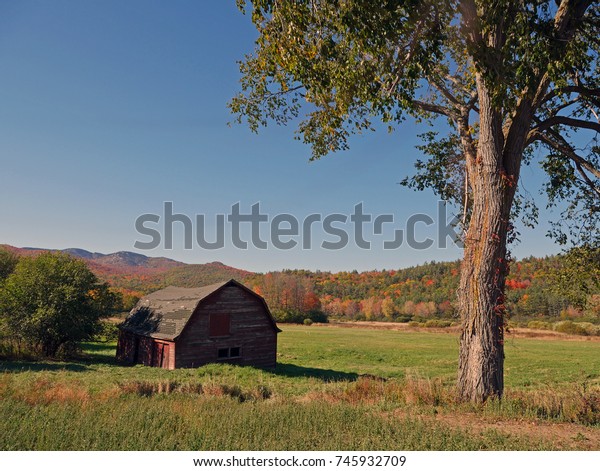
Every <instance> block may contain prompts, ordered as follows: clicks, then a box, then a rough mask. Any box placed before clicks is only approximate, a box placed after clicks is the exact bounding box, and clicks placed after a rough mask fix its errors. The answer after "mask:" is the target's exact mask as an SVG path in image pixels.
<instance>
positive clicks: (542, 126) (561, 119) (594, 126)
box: [534, 116, 600, 132]
mask: <svg viewBox="0 0 600 471" xmlns="http://www.w3.org/2000/svg"><path fill="white" fill-rule="evenodd" d="M558 124H563V125H565V126H570V127H573V128H582V129H591V130H592V131H596V132H600V123H594V122H593V121H585V120H583V119H576V118H569V117H568V116H552V117H550V118H548V119H546V120H545V121H542V122H541V123H539V124H538V125H537V126H536V127H535V128H534V130H537V131H545V130H546V129H548V128H551V127H552V126H556V125H558Z"/></svg>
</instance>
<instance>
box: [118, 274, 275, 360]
mask: <svg viewBox="0 0 600 471" xmlns="http://www.w3.org/2000/svg"><path fill="white" fill-rule="evenodd" d="M279 332H281V331H280V330H279V328H278V327H277V325H276V324H275V320H274V319H273V316H272V315H271V313H270V311H269V308H268V307H267V304H266V302H265V300H264V299H263V298H262V297H261V296H259V295H258V294H256V293H255V292H253V291H252V290H250V289H248V288H246V287H245V286H244V285H242V284H241V283H238V282H237V281H235V280H229V281H227V282H225V283H217V284H214V285H210V286H203V287H201V288H177V287H174V286H170V287H168V288H165V289H161V290H160V291H156V292H154V293H151V294H149V295H147V296H144V297H143V298H142V299H140V301H139V302H138V304H137V305H136V306H135V308H133V310H132V311H131V312H130V313H129V315H128V316H127V319H125V322H123V324H122V325H121V326H120V333H119V342H118V344H117V360H119V361H121V362H123V363H129V364H136V363H141V364H143V365H146V366H157V367H160V368H166V369H170V370H172V369H175V368H194V367H198V366H200V365H205V364H207V363H220V362H227V363H235V364H238V365H251V366H257V367H263V368H273V367H275V362H276V355H277V334H278V333H279Z"/></svg>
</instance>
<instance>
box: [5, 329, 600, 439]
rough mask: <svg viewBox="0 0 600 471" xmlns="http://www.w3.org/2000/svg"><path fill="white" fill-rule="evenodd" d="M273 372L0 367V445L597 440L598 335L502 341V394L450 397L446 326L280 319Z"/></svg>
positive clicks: (86, 363) (94, 355)
mask: <svg viewBox="0 0 600 471" xmlns="http://www.w3.org/2000/svg"><path fill="white" fill-rule="evenodd" d="M283 329H284V332H283V333H281V334H280V342H279V358H278V361H279V365H278V367H277V369H276V370H274V371H263V370H259V369H254V368H240V367H233V366H229V365H208V366H205V367H202V368H198V369H193V370H191V369H190V370H176V371H165V370H160V369H156V368H147V367H141V366H135V367H122V366H118V365H116V364H115V363H114V360H113V358H114V349H115V346H114V345H106V344H87V345H85V346H84V347H85V351H86V354H87V358H85V359H82V360H81V361H71V362H66V363H59V362H1V363H0V372H1V373H0V417H1V419H0V449H2V450H31V449H36V450H110V449H112V450H136V449H139V450H195V449H234V450H235V449H251V450H252V449H255V450H256V449H263V450H269V449H310V450H315V449H356V450H359V449H421V450H435V449H438V450H440V449H443V450H479V449H496V450H504V449H532V450H533V449H542V450H544V449H600V342H598V341H591V340H589V341H586V340H540V339H527V338H512V337H509V338H508V339H507V342H506V357H507V358H506V396H505V398H504V400H503V401H502V402H497V401H490V402H489V403H487V404H485V405H480V406H475V405H468V404H467V405H465V404H457V403H455V402H454V399H453V387H454V380H455V375H456V366H457V360H456V357H457V349H458V340H457V338H456V335H454V334H449V333H433V332H409V331H406V332H405V331H394V330H374V329H366V328H342V327H325V326H323V327H321V326H310V327H305V326H288V325H286V326H283Z"/></svg>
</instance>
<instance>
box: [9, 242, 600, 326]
mask: <svg viewBox="0 0 600 471" xmlns="http://www.w3.org/2000/svg"><path fill="white" fill-rule="evenodd" d="M3 248H4V249H7V250H10V251H12V252H15V253H16V254H17V255H20V256H34V255H35V254H36V253H39V252H41V250H26V249H17V248H14V247H10V246H3ZM72 255H74V256H78V257H80V258H81V253H79V252H74V253H72ZM84 255H85V254H84ZM83 258H84V259H85V260H86V263H87V264H88V266H89V267H90V268H91V270H92V271H93V272H94V273H95V274H96V275H97V276H98V278H99V279H100V280H102V281H106V282H108V283H109V284H110V285H111V286H112V288H113V290H115V291H117V292H119V293H120V294H121V296H122V303H121V306H120V309H121V310H122V311H129V310H130V309H131V308H132V307H133V306H134V305H135V303H136V302H137V301H138V299H139V298H140V297H141V296H143V295H144V294H146V293H150V292H152V291H155V290H158V289H161V288H164V287H166V286H169V285H173V286H182V287H194V286H202V285H207V284H211V283H216V282H219V281H223V280H227V279H230V278H235V279H237V280H239V281H241V282H243V283H245V284H246V285H247V286H249V287H250V288H252V289H253V290H255V291H256V292H257V293H259V294H260V295H261V296H263V297H264V298H265V299H266V301H267V303H268V304H269V306H270V308H271V310H272V311H273V314H274V315H275V317H276V318H277V320H278V322H295V323H307V324H309V323H312V322H327V321H328V320H340V321H393V322H412V323H413V324H416V323H418V325H421V326H426V327H448V326H450V325H453V324H456V325H457V324H458V314H457V311H456V291H457V288H458V281H459V271H460V262H458V261H455V262H430V263H426V264H424V265H419V266H414V267H410V268H402V269H397V270H373V271H365V272H358V271H356V270H354V271H349V272H337V273H332V272H326V271H309V270H285V271H280V272H270V273H266V274H262V273H252V272H249V271H245V270H241V269H238V268H234V267H230V266H227V265H224V264H222V263H220V262H211V263H206V264H195V265H193V264H185V263H182V262H176V261H174V260H170V259H161V258H152V257H144V256H140V255H139V254H131V253H129V252H119V253H117V254H111V255H107V256H102V257H98V258H95V259H91V258H89V257H87V256H84V257H83ZM564 265H565V261H564V258H563V257H562V256H550V257H545V258H535V257H529V258H525V259H522V260H519V261H514V262H513V263H512V265H511V270H510V275H509V276H508V279H507V282H506V287H507V293H506V301H505V303H506V308H507V311H508V313H509V325H511V324H512V325H518V326H530V327H535V328H541V329H553V328H554V327H555V326H553V324H552V323H557V322H563V323H564V322H567V324H566V325H565V326H564V328H565V329H567V330H571V331H573V332H569V333H582V334H596V333H598V334H600V325H599V324H600V289H599V287H598V284H597V283H588V285H587V290H582V289H579V288H578V285H577V284H576V283H574V282H573V283H571V282H570V280H569V278H568V277H567V279H566V284H567V285H569V287H570V291H569V290H565V288H564V286H562V287H561V286H560V284H561V283H560V279H561V276H562V277H563V278H564V277H565V276H564V275H565V273H564ZM592 271H593V270H592ZM567 275H568V273H567ZM591 276H594V275H593V274H592V275H591ZM563 281H564V280H563ZM564 284H565V283H563V285H564ZM569 321H575V322H577V323H581V324H583V325H585V324H590V323H591V324H595V326H593V327H592V326H590V325H588V326H587V330H586V329H583V328H579V330H578V331H577V328H575V327H573V326H572V325H571V324H572V322H571V323H569Z"/></svg>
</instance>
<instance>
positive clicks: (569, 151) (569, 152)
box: [529, 129, 600, 195]
mask: <svg viewBox="0 0 600 471" xmlns="http://www.w3.org/2000/svg"><path fill="white" fill-rule="evenodd" d="M529 134H530V136H529V141H530V143H531V142H534V141H541V142H543V143H544V144H546V145H548V146H549V147H551V148H552V149H554V150H556V151H558V152H560V153H561V154H563V155H565V156H567V157H568V158H569V159H571V160H572V161H573V162H574V163H575V165H578V166H580V167H581V168H583V169H585V170H587V171H588V172H590V173H591V174H592V175H594V176H595V177H596V178H598V179H600V170H599V169H597V168H596V167H595V166H594V165H593V164H592V163H591V162H590V161H589V160H587V159H584V158H583V157H581V156H580V155H579V154H577V153H576V152H575V150H574V149H573V147H572V146H571V145H570V144H569V143H568V142H567V141H565V140H564V138H563V137H562V136H560V135H559V134H556V133H555V134H554V137H555V138H556V139H552V138H551V137H550V136H548V135H547V134H545V133H542V132H539V131H538V130H536V129H532V130H531V132H530V133H529ZM588 178H589V177H588ZM593 186H594V188H595V189H596V190H598V187H597V186H595V185H593ZM599 195H600V194H599Z"/></svg>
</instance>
